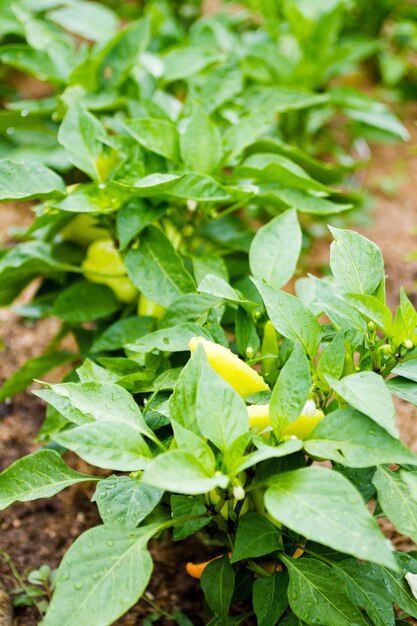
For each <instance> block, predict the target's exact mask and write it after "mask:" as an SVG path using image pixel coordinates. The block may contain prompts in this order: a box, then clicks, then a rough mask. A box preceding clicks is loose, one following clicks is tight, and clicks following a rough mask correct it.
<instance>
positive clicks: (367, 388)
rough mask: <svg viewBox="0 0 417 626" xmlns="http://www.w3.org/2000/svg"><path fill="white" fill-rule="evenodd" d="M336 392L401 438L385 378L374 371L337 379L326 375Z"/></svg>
mask: <svg viewBox="0 0 417 626" xmlns="http://www.w3.org/2000/svg"><path fill="white" fill-rule="evenodd" d="M326 380H327V382H328V383H329V385H331V386H332V387H333V389H334V390H335V391H336V393H337V394H338V395H339V396H341V397H342V398H343V399H344V400H346V402H347V403H348V404H350V405H351V406H353V407H354V408H355V409H357V410H358V411H361V412H362V413H365V415H367V416H368V417H370V418H371V419H373V420H374V422H376V423H377V424H379V426H382V428H385V430H386V431H387V432H388V433H389V434H390V435H392V436H393V437H396V438H397V439H398V438H399V434H398V429H397V426H396V419H395V408H394V403H393V401H392V397H391V394H390V392H389V390H388V388H387V386H386V384H385V382H384V380H383V379H382V378H381V377H380V376H378V374H375V373H374V372H358V373H357V374H351V375H350V376H345V377H344V378H342V379H341V380H336V379H335V378H333V377H332V376H326Z"/></svg>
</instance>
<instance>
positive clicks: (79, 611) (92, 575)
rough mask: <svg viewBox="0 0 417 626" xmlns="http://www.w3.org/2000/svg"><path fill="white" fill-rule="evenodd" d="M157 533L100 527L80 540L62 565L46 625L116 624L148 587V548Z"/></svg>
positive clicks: (151, 529)
mask: <svg viewBox="0 0 417 626" xmlns="http://www.w3.org/2000/svg"><path fill="white" fill-rule="evenodd" d="M157 530H158V528H157V527H155V526H144V527H143V528H135V529H130V530H128V531H126V528H123V527H122V528H112V527H109V526H98V527H96V528H91V529H90V530H88V531H87V532H85V533H83V534H82V535H81V536H80V537H78V539H77V540H76V541H75V543H73V544H72V546H71V547H70V549H69V550H68V552H67V553H66V554H65V556H64V558H63V560H62V562H61V565H60V566H59V569H58V573H57V577H56V584H55V592H54V594H53V596H52V601H51V604H50V606H49V608H48V611H47V613H46V616H45V618H44V620H43V625H44V626H63V625H64V624H65V626H91V620H92V619H93V620H94V622H95V623H96V624H97V625H98V624H101V625H102V626H108V625H110V624H113V623H114V621H115V620H117V618H118V617H120V616H121V615H123V613H125V612H126V611H127V610H128V609H129V608H130V607H131V606H133V605H134V604H136V602H137V601H138V600H139V598H140V596H141V595H142V593H143V592H144V591H145V589H146V586H147V584H148V582H149V579H150V577H151V573H152V559H151V556H150V554H149V552H148V550H147V549H146V545H147V543H148V541H149V539H150V538H151V537H152V535H153V534H154V533H155V532H156V531H157ZM126 581H129V584H128V585H127V584H126ZM121 589H123V593H120V591H121ZM92 616H94V617H92Z"/></svg>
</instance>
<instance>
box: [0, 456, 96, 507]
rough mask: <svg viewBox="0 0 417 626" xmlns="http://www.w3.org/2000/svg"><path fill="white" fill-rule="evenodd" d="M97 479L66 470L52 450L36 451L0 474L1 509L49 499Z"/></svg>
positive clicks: (66, 467) (69, 469)
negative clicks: (72, 486)
mask: <svg viewBox="0 0 417 626" xmlns="http://www.w3.org/2000/svg"><path fill="white" fill-rule="evenodd" d="M97 480H100V479H99V478H97V477H96V476H89V475H88V474H80V473H79V472H76V471H75V470H73V469H72V468H71V467H68V465H66V463H64V461H63V460H62V459H61V457H60V455H59V454H58V453H57V452H55V451H54V450H46V449H44V450H38V451H37V452H34V453H33V454H29V455H28V456H25V457H22V458H21V459H18V460H17V461H15V463H13V464H12V465H9V467H7V468H6V469H5V470H4V471H3V472H1V473H0V510H3V509H5V508H6V507H8V506H10V505H11V504H13V503H14V502H29V501H30V500H36V499H37V498H50V497H51V496H54V495H55V494H56V493H59V492H60V491H62V489H65V488H66V487H70V486H71V485H75V484H76V483H81V482H85V481H97Z"/></svg>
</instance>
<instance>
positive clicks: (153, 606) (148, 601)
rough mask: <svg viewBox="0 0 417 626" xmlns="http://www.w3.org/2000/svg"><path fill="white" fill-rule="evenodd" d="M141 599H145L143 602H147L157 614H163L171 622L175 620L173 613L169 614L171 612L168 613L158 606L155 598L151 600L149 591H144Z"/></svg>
mask: <svg viewBox="0 0 417 626" xmlns="http://www.w3.org/2000/svg"><path fill="white" fill-rule="evenodd" d="M142 598H143V600H145V602H147V603H148V604H149V606H151V607H152V608H153V609H154V610H155V611H156V612H157V613H158V614H159V615H163V616H164V617H166V618H167V619H169V620H171V622H175V617H174V616H173V615H171V613H168V611H166V610H165V609H163V608H162V607H160V606H159V605H158V604H157V603H156V602H155V600H152V598H151V597H150V595H149V593H148V592H147V591H145V593H144V594H143V596H142Z"/></svg>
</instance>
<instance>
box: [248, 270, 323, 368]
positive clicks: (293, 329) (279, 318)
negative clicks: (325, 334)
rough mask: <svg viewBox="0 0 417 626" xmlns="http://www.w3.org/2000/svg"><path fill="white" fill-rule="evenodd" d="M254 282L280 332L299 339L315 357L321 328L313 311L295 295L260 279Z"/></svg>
mask: <svg viewBox="0 0 417 626" xmlns="http://www.w3.org/2000/svg"><path fill="white" fill-rule="evenodd" d="M253 282H254V283H255V285H256V287H257V288H258V290H259V292H260V294H261V296H262V298H263V301H264V303H265V307H266V310H267V312H268V315H269V317H270V320H271V322H272V323H273V325H274V326H275V328H276V329H277V330H278V332H280V333H281V334H282V335H284V337H287V338H288V339H291V341H294V342H296V341H299V342H300V343H301V345H302V346H303V348H304V350H305V351H306V352H307V353H308V354H309V355H310V357H312V358H314V357H315V355H316V353H317V349H318V347H319V344H320V339H321V328H320V325H319V323H318V321H317V320H316V318H315V317H314V315H313V314H312V313H311V311H309V310H308V309H307V308H306V307H305V306H304V305H303V304H302V302H301V301H300V300H299V299H298V298H296V297H295V296H292V295H291V294H289V293H286V292H285V291H281V290H280V289H275V288H274V287H271V286H270V285H266V284H264V283H262V282H260V281H258V280H254V281H253Z"/></svg>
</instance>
